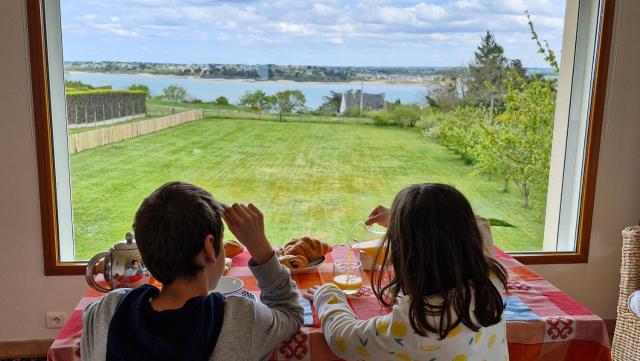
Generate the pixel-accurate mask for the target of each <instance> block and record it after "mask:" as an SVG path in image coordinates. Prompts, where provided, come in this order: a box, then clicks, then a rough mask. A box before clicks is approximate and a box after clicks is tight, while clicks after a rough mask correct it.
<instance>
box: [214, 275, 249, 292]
mask: <svg viewBox="0 0 640 361" xmlns="http://www.w3.org/2000/svg"><path fill="white" fill-rule="evenodd" d="M242 287H244V282H242V280H241V279H239V278H235V277H230V276H222V277H220V280H219V281H218V285H217V286H216V288H214V289H213V290H212V291H211V292H220V293H222V294H223V295H233V294H241V293H242Z"/></svg>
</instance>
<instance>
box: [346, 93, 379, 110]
mask: <svg viewBox="0 0 640 361" xmlns="http://www.w3.org/2000/svg"><path fill="white" fill-rule="evenodd" d="M361 94H362V97H361V96H360V95H361ZM361 106H362V109H363V110H380V109H385V108H386V106H387V103H386V101H385V99H384V93H380V94H367V93H364V94H363V93H360V92H359V91H358V92H352V91H349V92H346V93H342V101H340V114H344V113H346V112H347V111H348V110H349V109H360V107H361Z"/></svg>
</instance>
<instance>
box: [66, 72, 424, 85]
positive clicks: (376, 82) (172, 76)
mask: <svg viewBox="0 0 640 361" xmlns="http://www.w3.org/2000/svg"><path fill="white" fill-rule="evenodd" d="M65 73H68V74H80V75H97V76H139V77H149V78H170V79H193V80H204V81H216V82H218V81H226V82H236V83H276V84H354V85H357V84H361V83H364V84H370V85H384V84H394V85H427V84H428V82H429V80H415V81H410V80H364V81H361V80H352V81H317V80H314V81H296V80H282V79H279V80H256V79H230V78H201V77H197V76H193V75H175V74H151V73H115V72H113V73H105V72H98V71H81V70H65Z"/></svg>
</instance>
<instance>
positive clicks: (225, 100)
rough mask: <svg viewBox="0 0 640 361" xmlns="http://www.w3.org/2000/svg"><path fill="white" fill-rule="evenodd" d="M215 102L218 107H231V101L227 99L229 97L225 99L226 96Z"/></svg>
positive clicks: (218, 98)
mask: <svg viewBox="0 0 640 361" xmlns="http://www.w3.org/2000/svg"><path fill="white" fill-rule="evenodd" d="M215 102H216V104H218V105H229V99H227V97H225V96H219V97H217V98H216V100H215Z"/></svg>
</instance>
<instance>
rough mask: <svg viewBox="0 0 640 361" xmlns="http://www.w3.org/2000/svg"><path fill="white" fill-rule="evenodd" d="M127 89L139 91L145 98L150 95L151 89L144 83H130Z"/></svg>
mask: <svg viewBox="0 0 640 361" xmlns="http://www.w3.org/2000/svg"><path fill="white" fill-rule="evenodd" d="M129 90H137V91H141V92H143V93H144V94H145V96H146V97H147V98H149V97H151V90H149V87H148V86H146V85H144V84H132V85H130V86H129Z"/></svg>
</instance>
